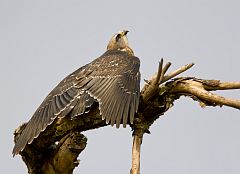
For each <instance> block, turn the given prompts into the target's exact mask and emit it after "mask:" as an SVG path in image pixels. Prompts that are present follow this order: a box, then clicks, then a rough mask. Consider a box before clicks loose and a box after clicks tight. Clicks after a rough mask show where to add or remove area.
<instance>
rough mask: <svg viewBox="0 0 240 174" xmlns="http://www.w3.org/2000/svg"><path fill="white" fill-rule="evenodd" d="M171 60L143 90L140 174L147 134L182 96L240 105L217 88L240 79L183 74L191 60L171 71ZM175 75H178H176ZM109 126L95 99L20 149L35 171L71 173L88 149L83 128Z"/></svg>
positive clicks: (138, 124) (136, 155)
mask: <svg viewBox="0 0 240 174" xmlns="http://www.w3.org/2000/svg"><path fill="white" fill-rule="evenodd" d="M170 65H171V63H170V62H168V63H166V64H165V65H163V60H161V61H160V62H159V67H158V72H157V73H156V74H155V75H154V76H153V77H152V78H151V79H150V80H148V81H146V82H147V83H146V84H145V86H144V87H143V89H142V90H141V98H140V105H139V110H138V113H136V115H135V118H134V123H133V124H130V123H129V125H130V126H131V127H132V129H133V147H132V169H131V173H132V174H140V150H141V144H142V139H143V135H144V134H145V133H149V128H150V126H151V125H152V124H153V123H154V122H155V121H156V120H157V119H158V118H159V117H160V116H161V115H163V114H164V113H165V112H166V111H167V110H168V109H169V108H171V107H172V106H173V103H174V101H175V100H177V99H179V98H180V97H181V96H187V97H191V98H192V99H194V100H195V101H198V102H199V103H200V104H201V106H228V107H233V108H236V109H240V100H236V99H229V98H224V97H222V96H219V95H217V94H214V93H213V92H212V91H215V90H232V89H240V82H220V81H219V80H204V79H198V78H194V77H180V78H175V77H176V76H177V75H179V74H181V73H183V72H185V71H186V70H188V69H189V68H191V67H192V66H193V65H194V64H193V63H191V64H187V65H185V66H183V67H181V68H179V69H177V70H175V71H173V72H171V73H168V74H167V70H168V69H169V67H170ZM173 78H174V79H173ZM25 125H26V124H23V125H22V126H20V127H19V128H18V129H16V131H15V133H14V139H15V140H16V139H17V138H18V137H19V135H20V134H21V132H22V130H23V128H24V126H25ZM103 126H107V124H106V123H105V121H104V120H102V118H101V115H100V113H99V110H98V104H97V103H95V104H94V106H93V107H92V108H91V111H90V112H89V113H86V114H84V115H81V116H79V117H76V119H74V120H71V119H70V118H69V117H68V116H66V117H64V118H58V119H56V120H55V121H54V123H53V124H51V125H49V126H48V127H47V129H46V130H45V131H43V132H42V133H41V134H40V136H39V137H38V138H36V139H35V140H34V141H33V142H32V143H31V144H28V145H27V146H26V147H25V149H24V150H23V151H22V152H20V155H21V156H22V158H23V161H24V162H25V164H26V165H27V167H28V173H31V174H40V173H44V174H57V173H63V174H71V173H72V172H73V170H74V168H75V167H76V166H78V163H79V161H78V160H77V157H78V156H79V154H80V153H81V152H82V151H83V150H84V148H85V147H86V144H87V138H86V137H85V136H84V135H83V134H82V132H83V131H87V130H90V129H96V128H99V127H103Z"/></svg>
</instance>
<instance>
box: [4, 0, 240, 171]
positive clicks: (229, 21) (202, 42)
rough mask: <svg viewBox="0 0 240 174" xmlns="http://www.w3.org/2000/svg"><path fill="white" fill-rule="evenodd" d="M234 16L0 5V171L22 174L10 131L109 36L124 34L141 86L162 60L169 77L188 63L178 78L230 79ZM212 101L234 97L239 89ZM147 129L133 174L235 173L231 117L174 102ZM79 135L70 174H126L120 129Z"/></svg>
mask: <svg viewBox="0 0 240 174" xmlns="http://www.w3.org/2000/svg"><path fill="white" fill-rule="evenodd" d="M239 8H240V3H239V1H238V0H235V1H234V0H225V1H224V0H198V1H194V0H181V1H179V0H158V1H157V0H155V1H151V0H149V1H139V0H138V1H137V0H132V1H128V0H121V1H113V0H101V1H92V0H88V1H80V0H66V1H63V0H41V1H36V0H35V1H33V0H0V62H1V63H0V71H1V73H0V78H1V96H2V97H1V100H0V104H1V122H0V129H1V131H0V137H1V151H0V154H1V155H0V164H1V171H2V172H3V173H26V172H27V169H26V166H25V165H24V163H23V162H22V161H21V158H20V156H19V155H18V156H16V157H15V158H12V155H11V151H12V148H13V135H12V134H13V131H14V129H15V128H17V127H18V126H19V125H20V124H21V123H23V122H26V121H28V120H29V119H30V118H31V116H32V114H33V112H34V111H35V109H36V108H37V107H38V106H39V104H40V103H41V102H42V100H43V99H44V98H45V97H46V95H47V94H48V93H49V92H50V91H51V89H52V88H53V87H54V86H55V85H57V84H58V82H60V80H61V79H63V78H64V77H65V76H66V75H68V74H69V73H71V72H72V71H74V70H75V69H77V68H79V67H81V66H83V65H84V64H86V63H88V62H90V61H91V60H93V59H95V58H96V57H98V56H100V55H101V54H102V53H103V52H104V51H105V49H106V46H107V43H108V40H109V39H110V37H111V36H112V35H113V34H114V33H116V32H117V31H119V30H122V29H128V30H130V33H129V35H128V36H129V43H130V45H131V46H132V48H133V49H134V51H135V54H136V56H138V57H139V58H140V60H141V74H142V79H148V78H149V77H150V76H151V75H152V74H154V72H155V71H156V70H157V63H158V61H159V60H160V58H161V57H163V58H164V60H165V61H171V62H172V64H173V65H172V67H171V69H170V70H174V69H176V68H178V67H180V66H182V65H185V64H187V63H191V62H195V63H196V64H195V66H194V67H193V68H192V69H191V70H189V71H188V72H186V73H185V74H184V75H185V76H195V77H198V78H207V79H220V80H223V81H240V79H239V74H240V69H239V64H240V23H239V21H240V10H239ZM143 84H144V83H143V80H142V82H141V86H143ZM218 93H219V94H222V95H224V96H226V97H232V98H235V99H240V91H239V90H235V91H224V92H218ZM150 131H151V135H145V137H144V141H143V145H142V156H141V160H142V161H141V171H142V173H143V174H149V173H164V174H174V173H178V174H203V173H204V174H213V173H217V174H226V173H227V174H239V173H240V114H239V111H238V110H236V109H232V108H227V107H222V108H220V107H215V108H212V107H207V108H205V109H202V108H200V106H199V104H198V103H196V102H195V101H192V100H191V99H188V98H181V99H180V100H178V101H176V102H175V105H174V107H173V108H171V109H170V110H169V111H168V112H166V113H165V115H164V116H163V117H161V118H160V119H158V120H157V121H156V122H155V123H154V125H153V126H152V127H151V129H150ZM84 134H85V135H86V136H87V137H88V145H87V148H86V149H85V151H84V152H83V153H82V154H81V155H80V156H79V159H80V160H81V162H80V165H79V167H78V168H77V169H76V170H75V171H74V173H91V174H93V173H104V174H112V173H115V174H122V173H129V170H130V168H131V143H132V139H131V130H130V128H129V127H128V128H126V129H123V128H121V129H116V128H112V127H110V126H109V127H105V128H101V129H97V130H94V131H89V132H85V133H84Z"/></svg>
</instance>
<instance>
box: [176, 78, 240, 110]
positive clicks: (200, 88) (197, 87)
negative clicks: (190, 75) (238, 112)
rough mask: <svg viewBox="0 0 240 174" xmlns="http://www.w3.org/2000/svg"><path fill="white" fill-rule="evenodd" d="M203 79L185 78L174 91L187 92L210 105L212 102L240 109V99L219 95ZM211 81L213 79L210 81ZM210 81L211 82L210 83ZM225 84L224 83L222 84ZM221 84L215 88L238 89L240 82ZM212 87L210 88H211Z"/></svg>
mask: <svg viewBox="0 0 240 174" xmlns="http://www.w3.org/2000/svg"><path fill="white" fill-rule="evenodd" d="M201 81H203V80H197V79H192V80H183V81H181V82H178V83H177V85H176V86H175V87H174V88H173V89H172V92H177V93H185V94H191V95H193V96H195V97H197V98H199V99H200V100H202V101H203V102H204V101H207V102H208V105H209V104H211V105H213V106H215V105H220V106H222V105H225V106H230V107H233V108H236V109H240V100H235V99H229V98H225V97H222V96H219V95H217V94H213V93H211V92H209V91H207V90H213V87H212V88H210V86H209V85H206V84H207V83H206V82H207V80H204V82H205V83H202V82H201ZM210 83H211V81H210ZM210 83H209V84H210ZM221 84H223V85H221ZM221 84H220V86H215V87H214V90H216V89H224V90H227V89H232V88H234V89H237V87H238V89H239V88H240V86H238V83H231V84H227V83H221ZM209 88H210V89H209Z"/></svg>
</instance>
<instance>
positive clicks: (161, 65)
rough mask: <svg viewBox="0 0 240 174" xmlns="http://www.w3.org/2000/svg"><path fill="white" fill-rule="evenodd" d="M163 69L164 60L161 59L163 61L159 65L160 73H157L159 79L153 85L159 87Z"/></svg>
mask: <svg viewBox="0 0 240 174" xmlns="http://www.w3.org/2000/svg"><path fill="white" fill-rule="evenodd" d="M162 67H163V58H161V61H160V62H159V64H158V72H157V77H156V79H155V80H154V81H153V85H157V84H158V83H159V80H160V78H161V76H162V74H163V73H162Z"/></svg>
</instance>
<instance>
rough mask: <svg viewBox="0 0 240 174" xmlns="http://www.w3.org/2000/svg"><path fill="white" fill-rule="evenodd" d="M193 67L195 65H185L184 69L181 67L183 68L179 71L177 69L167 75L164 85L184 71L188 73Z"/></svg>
mask: <svg viewBox="0 0 240 174" xmlns="http://www.w3.org/2000/svg"><path fill="white" fill-rule="evenodd" d="M193 65H194V63H190V64H187V65H185V66H183V67H181V68H179V69H177V70H175V71H173V72H171V73H169V74H167V75H166V76H165V77H164V78H163V81H162V83H163V82H166V81H168V80H169V79H171V78H174V77H176V76H177V75H179V74H181V73H183V72H184V71H187V70H188V69H190V68H191V67H192V66H193Z"/></svg>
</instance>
